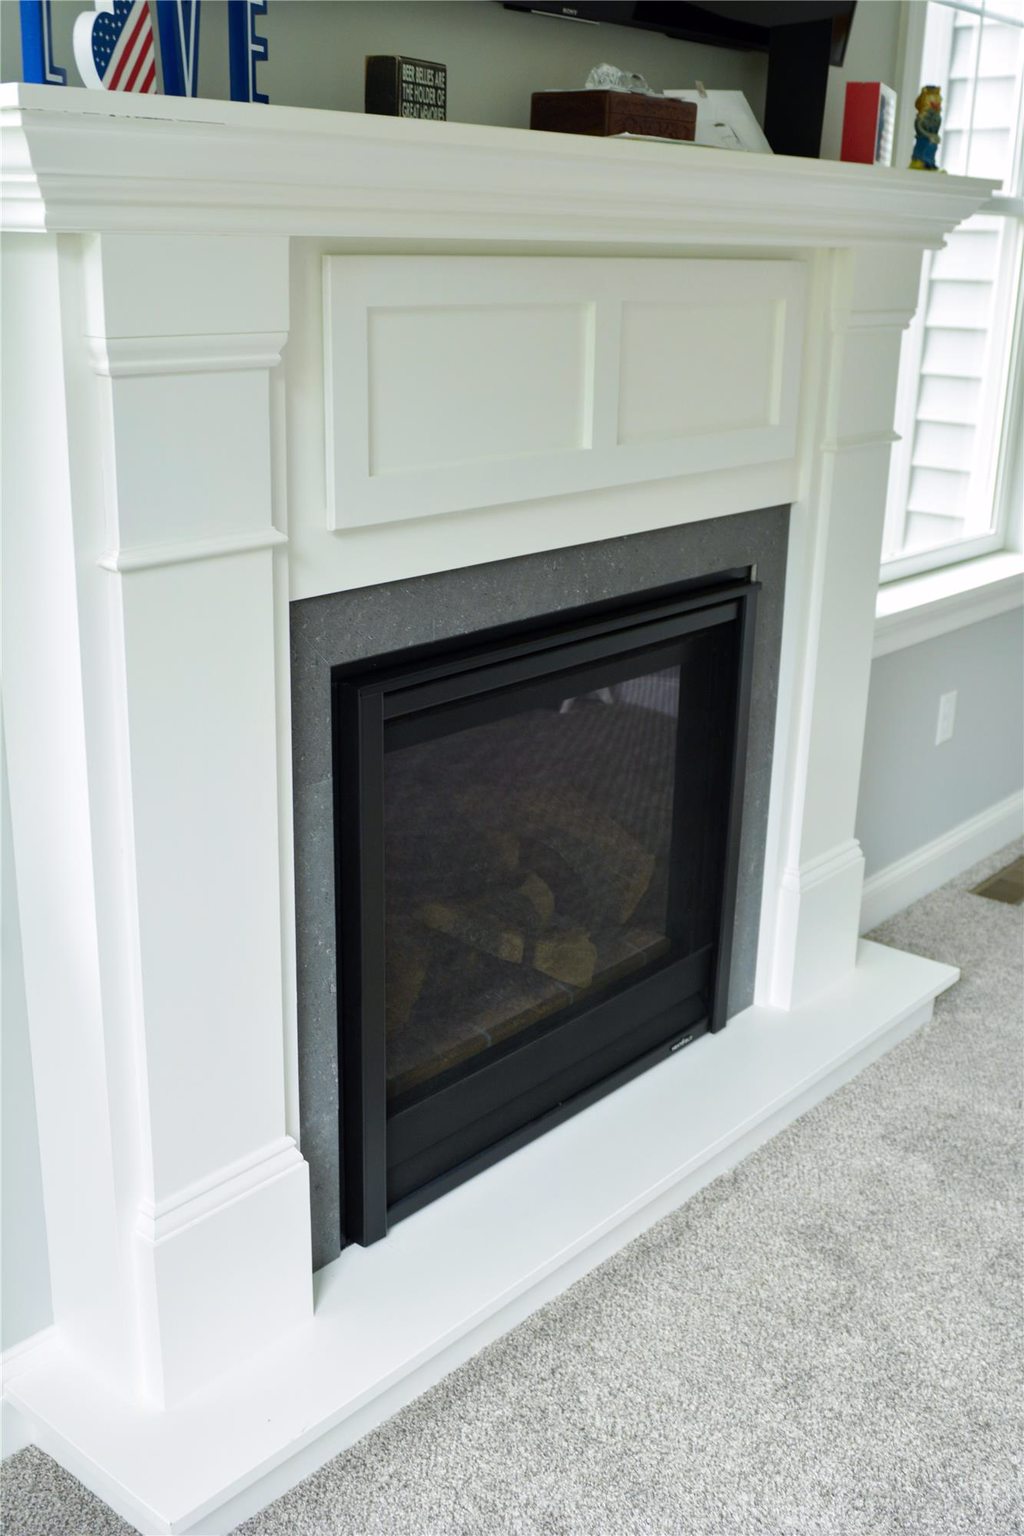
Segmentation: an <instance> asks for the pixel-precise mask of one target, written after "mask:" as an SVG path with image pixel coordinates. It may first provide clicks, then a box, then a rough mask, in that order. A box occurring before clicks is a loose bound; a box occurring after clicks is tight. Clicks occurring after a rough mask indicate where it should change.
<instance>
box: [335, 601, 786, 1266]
mask: <svg viewBox="0 0 1024 1536" xmlns="http://www.w3.org/2000/svg"><path fill="white" fill-rule="evenodd" d="M757 590H758V588H757V583H756V581H755V580H753V579H752V573H729V574H728V576H726V577H724V578H723V579H721V580H719V581H715V582H710V583H703V584H702V585H701V586H700V587H699V588H696V589H694V588H692V587H677V588H674V589H671V590H662V591H660V592H657V593H655V594H648V595H647V596H645V597H644V598H643V599H641V600H637V601H635V602H633V603H631V604H630V605H628V606H624V605H622V604H616V605H607V604H605V605H599V606H595V607H590V608H587V609H575V610H571V611H567V612H563V613H561V614H559V615H558V616H556V617H555V618H554V619H552V620H550V621H548V622H547V623H545V624H541V625H538V624H536V623H530V624H529V625H525V626H516V627H513V628H505V629H502V630H495V631H490V632H487V633H484V634H477V635H475V636H473V637H472V639H471V641H467V642H466V643H464V644H461V645H458V646H454V647H453V646H451V645H446V646H444V647H443V648H439V647H434V648H427V649H421V650H419V651H418V652H405V653H401V654H398V655H392V656H390V657H382V658H380V659H379V660H378V661H377V662H376V663H370V664H367V663H365V662H363V663H360V664H359V665H358V666H355V667H339V668H336V669H335V670H334V672H333V674H332V730H333V744H334V748H333V749H334V788H335V796H334V800H335V804H334V812H335V823H334V824H335V854H336V895H337V938H338V955H339V962H340V985H339V989H338V993H339V1004H338V1028H339V1062H340V1071H341V1161H342V1189H343V1202H342V1225H343V1240H344V1241H346V1242H359V1243H369V1242H373V1241H376V1240H377V1239H378V1238H380V1237H383V1236H384V1234H385V1233H386V1231H387V1228H388V1225H389V1223H391V1222H394V1221H396V1220H398V1219H399V1218H401V1217H402V1216H404V1215H407V1214H409V1213H410V1212H412V1211H414V1210H416V1209H418V1208H419V1207H420V1206H422V1205H424V1204H425V1203H426V1202H427V1201H429V1200H431V1199H433V1198H435V1197H436V1196H438V1195H440V1194H443V1193H444V1192H445V1191H446V1190H448V1189H450V1188H452V1187H453V1186H454V1185H456V1184H458V1183H460V1182H462V1180H464V1179H465V1178H467V1177H469V1176H470V1175H472V1174H474V1173H476V1172H478V1171H479V1170H481V1169H482V1168H484V1167H486V1166H487V1165H489V1164H490V1163H492V1162H494V1161H495V1160H496V1159H497V1158H499V1157H502V1156H504V1155H506V1154H507V1153H509V1152H512V1151H514V1150H515V1149H516V1148H517V1147H520V1146H522V1145H523V1144H524V1143H525V1142H527V1141H529V1140H531V1139H532V1138H533V1137H535V1136H537V1135H539V1134H540V1133H541V1132H543V1131H545V1130H547V1129H549V1128H550V1127H551V1126H553V1125H555V1124H556V1123H558V1122H559V1121H560V1120H562V1119H564V1118H566V1116H568V1115H570V1114H573V1113H575V1112H576V1111H578V1110H580V1109H582V1108H585V1107H586V1106H587V1105H588V1104H590V1103H592V1102H593V1101H594V1100H595V1099H596V1098H598V1097H599V1096H600V1095H602V1094H604V1093H607V1092H608V1091H609V1090H611V1089H612V1088H615V1087H616V1086H618V1085H619V1084H621V1083H623V1082H625V1081H626V1080H628V1079H629V1078H630V1077H632V1076H634V1075H635V1074H636V1073H638V1072H640V1071H642V1070H644V1069H645V1068H647V1067H650V1066H652V1065H654V1064H655V1063H656V1062H658V1061H659V1060H661V1059H663V1058H664V1057H666V1056H668V1055H669V1054H671V1053H672V1052H675V1051H677V1050H679V1049H681V1048H682V1047H684V1046H686V1045H688V1044H690V1043H691V1042H692V1041H693V1040H695V1039H697V1038H698V1036H700V1035H702V1034H704V1033H706V1032H708V1031H711V1032H714V1031H717V1030H719V1029H721V1028H722V1027H723V1025H724V1024H725V1019H726V1005H727V987H728V976H729V958H730V950H731V932H732V920H733V907H734V903H735V892H736V873H737V859H738V850H739V836H740V808H741V804H742V786H743V773H744V760H745V753H746V733H747V716H748V708H749V690H750V673H751V657H752V643H753V627H754V614H755V605H756V596H757ZM624 1152H625V1149H624Z"/></svg>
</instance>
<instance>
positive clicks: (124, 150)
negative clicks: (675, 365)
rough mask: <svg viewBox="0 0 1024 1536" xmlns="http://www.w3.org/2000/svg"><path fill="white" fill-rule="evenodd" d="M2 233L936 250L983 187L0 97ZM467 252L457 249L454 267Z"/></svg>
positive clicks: (420, 130)
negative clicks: (899, 244) (892, 245)
mask: <svg viewBox="0 0 1024 1536" xmlns="http://www.w3.org/2000/svg"><path fill="white" fill-rule="evenodd" d="M0 124H2V128H3V140H4V152H3V186H2V192H3V220H4V227H5V228H7V229H11V230H22V231H33V230H35V231H42V230H49V231H62V232H66V231H101V232H102V231H106V230H129V231H154V230H172V229H173V230H178V231H190V232H205V233H216V234H242V233H261V234H267V233H275V232H276V233H280V234H287V235H323V236H327V235H330V236H335V237H344V238H346V239H352V240H358V239H360V238H367V237H369V238H372V239H373V240H374V242H375V248H377V249H380V248H381V240H382V239H391V240H395V241H424V240H431V241H437V240H459V241H465V240H467V239H471V240H474V241H478V242H481V243H492V242H495V241H501V242H503V243H505V244H506V245H507V243H508V242H510V241H512V242H515V243H516V244H527V245H530V244H533V245H535V244H537V243H545V242H550V243H556V244H559V245H568V246H569V247H570V248H571V247H572V246H576V247H588V248H589V247H593V246H594V245H602V244H604V245H615V246H616V247H618V248H622V247H623V246H625V247H634V246H640V245H642V246H643V247H645V248H647V249H652V248H653V249H658V248H665V249H667V250H671V249H672V248H673V247H678V248H683V247H693V246H707V245H709V244H710V245H716V246H722V245H729V244H733V243H735V244H739V245H750V244H756V245H757V246H761V247H765V248H771V247H773V246H789V247H791V248H792V247H802V246H819V247H822V246H825V247H829V246H832V247H834V246H860V245H872V244H876V243H878V242H890V241H906V240H912V241H914V242H915V243H917V244H918V245H921V246H925V247H932V246H937V245H939V244H941V241H942V237H943V235H944V234H945V232H946V231H948V230H949V229H950V228H951V227H953V226H954V225H955V224H957V223H959V222H960V221H961V220H962V219H964V218H966V217H967V216H968V215H969V214H970V213H972V212H973V211H974V210H975V208H976V207H977V205H978V203H979V201H980V200H981V199H982V198H983V196H984V195H985V194H986V192H988V191H989V190H991V189H992V188H994V186H995V183H992V182H982V181H979V180H976V179H971V178H967V177H962V176H947V175H943V176H941V177H938V176H927V175H923V174H922V173H920V172H911V171H897V170H886V169H878V168H875V167H869V166H859V165H847V164H840V163H836V162H831V161H824V160H806V159H797V158H794V157H791V156H782V155H779V156H770V155H752V154H729V153H726V152H724V151H720V150H713V149H701V148H696V147H694V146H692V145H678V146H676V145H666V144H661V143H653V142H652V143H644V142H642V141H638V140H635V139H633V140H628V141H615V140H607V139H592V138H587V137H583V136H575V135H570V134H552V133H535V132H527V131H524V130H522V129H514V128H488V127H480V126H477V125H474V124H469V123H433V122H419V121H410V120H404V119H399V118H386V117H373V116H365V115H363V114H360V113H352V112H325V111H314V110H310V109H307V108H298V107H281V106H269V107H268V106H262V105H250V104H248V103H238V102H221V101H207V100H201V99H197V100H188V99H181V98H163V97H155V98H153V97H147V98H145V100H142V99H140V98H138V97H135V96H124V97H119V96H116V95H112V94H107V93H105V92H102V91H101V92H94V91H88V90H81V89H71V88H60V89H58V88H54V87H52V86H45V85H23V84H18V83H13V84H5V85H3V86H2V87H0ZM463 248H464V247H463Z"/></svg>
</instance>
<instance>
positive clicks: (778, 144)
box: [503, 0, 856, 157]
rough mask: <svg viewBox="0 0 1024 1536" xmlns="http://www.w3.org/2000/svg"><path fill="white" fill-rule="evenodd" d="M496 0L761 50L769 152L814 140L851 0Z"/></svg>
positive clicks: (804, 146) (794, 149) (794, 150)
mask: <svg viewBox="0 0 1024 1536" xmlns="http://www.w3.org/2000/svg"><path fill="white" fill-rule="evenodd" d="M503 4H504V6H505V9H506V10H510V11H532V12H534V13H536V14H538V15H542V16H561V17H565V18H566V19H567V20H569V21H579V22H607V23H611V24H612V25H615V26H622V27H640V28H642V29H643V30H644V31H647V32H663V33H664V34H665V35H666V36H667V37H672V38H677V39H680V40H682V41H685V42H691V43H704V44H706V45H711V46H712V47H719V48H746V49H754V50H757V51H758V52H761V53H767V55H768V79H767V86H766V91H765V111H764V131H765V134H766V136H767V138H768V142H769V144H770V145H771V146H772V149H773V150H774V151H775V153H776V154H779V155H810V156H812V157H817V155H818V153H819V150H820V147H821V125H822V121H823V118H824V115H825V92H826V89H827V86H828V69H829V65H830V64H842V62H843V59H844V57H845V54H846V43H847V39H848V37H849V34H850V27H851V24H852V21H853V13H854V10H855V9H856V0H699V3H698V0H577V3H576V4H567V3H563V0H503ZM679 83H680V84H682V83H684V82H679ZM685 83H689V82H685ZM716 83H718V82H716ZM722 83H724V82H722Z"/></svg>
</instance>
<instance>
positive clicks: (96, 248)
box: [34, 233, 311, 1405]
mask: <svg viewBox="0 0 1024 1536" xmlns="http://www.w3.org/2000/svg"><path fill="white" fill-rule="evenodd" d="M62 259H63V272H62V278H61V304H62V309H63V335H64V351H65V360H64V366H65V377H66V379H67V421H68V438H69V456H70V463H71V468H72V475H71V482H72V485H73V487H74V490H73V493H72V494H73V507H72V513H73V523H74V545H75V557H76V564H77V572H78V604H79V627H80V645H81V656H82V662H83V668H82V671H83V676H84V678H85V679H86V681H85V685H84V697H83V715H84V735H85V752H86V757H87V763H88V783H87V790H88V802H89V806H88V809H89V822H90V834H91V843H92V858H93V865H94V867H93V897H94V901H93V912H94V914H95V918H94V920H95V927H96V934H97V940H96V942H97V947H98V957H99V970H100V980H101V988H102V993H103V1009H102V1013H103V1026H102V1027H103V1038H102V1041H99V1040H97V1042H96V1048H97V1050H98V1051H99V1050H102V1054H103V1060H102V1064H101V1066H99V1067H98V1070H99V1071H101V1072H102V1074H103V1075H104V1076H105V1078H106V1082H107V1084H108V1087H109V1100H110V1103H111V1105H117V1106H118V1113H117V1116H116V1117H115V1135H114V1137H113V1139H112V1144H111V1147H110V1149H109V1157H110V1169H109V1177H110V1180H111V1185H112V1192H111V1199H110V1202H109V1203H110V1205H111V1207H112V1209H113V1211H114V1212H115V1225H116V1232H114V1233H112V1234H111V1236H110V1241H111V1242H112V1243H115V1244H116V1247H117V1260H116V1267H117V1268H118V1272H119V1274H120V1275H121V1277H122V1284H123V1287H124V1290H125V1294H126V1296H127V1299H128V1302H129V1312H130V1314H131V1315H130V1317H126V1318H125V1324H124V1326H125V1328H126V1330H129V1331H133V1332H134V1335H135V1337H136V1338H137V1339H138V1341H139V1344H138V1346H137V1347H136V1348H135V1349H134V1350H129V1351H128V1359H129V1361H130V1364H129V1365H128V1366H127V1368H126V1370H125V1372H124V1374H125V1375H126V1376H127V1378H128V1379H127V1381H123V1383H122V1384H123V1385H126V1386H128V1387H130V1388H131V1389H132V1390H134V1391H136V1392H140V1391H141V1393H142V1394H143V1395H144V1396H145V1397H147V1398H149V1399H150V1400H153V1401H155V1402H157V1403H160V1404H163V1405H171V1404H174V1403H176V1402H178V1401H180V1400H181V1399H182V1398H184V1397H186V1396H187V1395H188V1394H189V1393H191V1392H192V1391H194V1390H195V1389H197V1388H200V1387H202V1386H203V1385H204V1384H205V1383H206V1382H207V1381H209V1380H211V1379H213V1378H215V1377H217V1376H218V1375H220V1374H221V1373H223V1372H225V1371H228V1370H231V1369H232V1368H237V1367H238V1366H240V1365H241V1364H242V1363H243V1362H244V1361H245V1360H247V1359H248V1358H249V1357H250V1356H251V1355H252V1354H253V1353H254V1352H255V1351H257V1350H258V1349H260V1348H262V1347H264V1346H265V1345H266V1344H267V1343H269V1342H272V1341H273V1340H274V1339H276V1338H277V1337H279V1336H280V1335H282V1334H283V1333H285V1332H287V1331H288V1330H290V1329H292V1328H294V1327H296V1326H297V1325H301V1324H302V1323H303V1322H304V1321H305V1320H307V1319H308V1318H310V1317H311V1265H310V1241H309V1214H308V1190H307V1168H306V1164H305V1162H304V1161H303V1159H302V1157H301V1156H300V1154H299V1151H298V1149H297V1147H296V1145H295V1142H294V1140H293V1139H292V1137H291V1136H290V1135H288V1134H287V1129H286V1111H285V1083H284V1074H285V1043H284V1027H283V1012H284V1010H283V977H282V957H281V943H282V940H281V935H282V920H281V906H282V895H281V868H280V859H279V848H278V835H277V830H276V828H277V804H278V766H277V761H278V760H277V710H276V694H275V690H276V679H275V643H274V601H273V579H274V576H273V561H274V558H275V553H274V551H275V546H277V545H279V544H281V543H283V541H284V535H283V534H282V533H280V532H279V531H278V530H277V529H276V528H275V527H274V524H273V508H272V505H271V498H272V489H271V487H272V478H273V477H272V473H271V420H270V405H269V376H270V371H271V370H272V369H273V368H274V367H275V366H276V364H277V362H278V361H279V357H280V351H281V348H282V346H283V344H284V341H285V338H286V335H287V328H288V251H287V241H286V240H285V239H283V238H278V237H272V236H245V235H242V236H238V237H235V236H231V237H224V236H192V235H178V234H174V235H169V236H168V235H161V236H157V235H148V234H139V235H137V234H120V233H113V234H103V235H101V236H100V235H97V236H92V237H87V238H86V239H85V240H83V241H82V242H77V241H75V242H72V243H71V246H70V247H69V249H68V250H67V251H65V253H64V257H63V258H62ZM42 1027H44V1026H42V1025H41V1028H42ZM39 1048H40V1049H42V1050H43V1051H44V1052H47V1053H50V1052H52V1051H53V1049H54V1041H53V1040H49V1041H45V1042H40V1044H39ZM35 1049H36V1043H35V1042H34V1050H35ZM55 1070H56V1075H57V1076H59V1068H57V1069H55ZM48 1075H50V1074H47V1073H44V1078H46V1077H47V1076H48ZM50 1173H51V1177H50V1184H51V1187H50V1188H49V1189H48V1190H47V1212H48V1218H51V1211H52V1212H53V1213H56V1214H57V1216H58V1219H60V1212H61V1211H62V1210H63V1209H65V1208H66V1206H67V1204H68V1200H69V1191H68V1189H66V1188H64V1189H61V1188H54V1187H53V1185H54V1182H55V1181H56V1183H57V1184H58V1185H59V1184H60V1182H61V1180H62V1179H63V1180H64V1181H65V1182H66V1183H70V1182H71V1181H72V1180H73V1177H74V1173H73V1170H72V1169H67V1170H65V1171H64V1172H63V1173H62V1172H61V1170H60V1169H53V1170H51V1171H50ZM51 1219H52V1218H51ZM57 1322H58V1324H60V1322H61V1317H60V1315H58V1317H57Z"/></svg>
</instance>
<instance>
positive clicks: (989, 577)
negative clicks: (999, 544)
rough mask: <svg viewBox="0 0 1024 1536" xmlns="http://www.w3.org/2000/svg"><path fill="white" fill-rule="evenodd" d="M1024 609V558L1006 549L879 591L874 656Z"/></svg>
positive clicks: (906, 580)
mask: <svg viewBox="0 0 1024 1536" xmlns="http://www.w3.org/2000/svg"><path fill="white" fill-rule="evenodd" d="M1021 607H1024V554H1022V553H1020V552H1019V551H1014V550H1003V551H1001V552H1000V553H999V554H994V555H982V556H981V557H980V558H979V559H976V560H964V561H961V563H960V564H959V565H955V566H953V565H947V566H943V567H941V568H940V569H938V570H932V571H926V572H924V573H922V574H921V575H919V576H907V577H904V578H903V579H902V580H899V581H890V582H887V583H886V585H885V586H882V587H879V589H878V598H877V601H876V603H875V641H874V646H873V649H872V653H871V654H872V656H873V657H879V656H888V655H889V654H890V653H891V652H892V651H901V650H903V649H905V648H906V647H907V646H910V645H919V644H920V643H921V641H922V640H934V639H936V637H937V636H939V635H945V634H949V633H950V632H951V631H953V630H955V629H964V628H966V626H967V625H969V624H978V623H980V622H981V621H982V620H984V619H992V618H995V617H996V616H997V615H998V614H1001V613H1009V612H1010V611H1011V610H1013V609H1014V608H1021Z"/></svg>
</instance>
